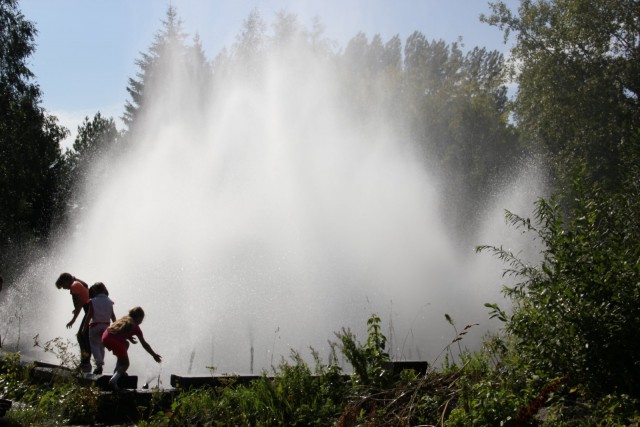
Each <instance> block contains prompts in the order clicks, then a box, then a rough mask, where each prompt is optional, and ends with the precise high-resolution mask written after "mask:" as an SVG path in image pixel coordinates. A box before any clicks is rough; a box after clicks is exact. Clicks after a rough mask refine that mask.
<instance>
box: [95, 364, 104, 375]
mask: <svg viewBox="0 0 640 427" xmlns="http://www.w3.org/2000/svg"><path fill="white" fill-rule="evenodd" d="M93 375H102V365H98V366H96V368H95V369H94V370H93Z"/></svg>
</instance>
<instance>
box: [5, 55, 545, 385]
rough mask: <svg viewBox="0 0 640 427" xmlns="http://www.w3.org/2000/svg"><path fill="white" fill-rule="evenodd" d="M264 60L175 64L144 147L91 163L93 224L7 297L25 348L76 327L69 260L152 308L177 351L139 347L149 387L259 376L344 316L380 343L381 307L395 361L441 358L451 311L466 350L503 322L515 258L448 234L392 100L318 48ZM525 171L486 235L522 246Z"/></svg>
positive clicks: (127, 300)
mask: <svg viewBox="0 0 640 427" xmlns="http://www.w3.org/2000/svg"><path fill="white" fill-rule="evenodd" d="M262 65H263V67H262V68H261V70H262V72H261V73H260V74H259V78H255V76H253V77H252V78H248V77H247V76H246V75H243V74H242V73H229V75H227V76H225V77H223V78H224V84H223V85H221V84H217V85H212V87H215V92H214V90H213V89H211V92H204V93H203V91H204V90H205V89H204V88H201V87H193V82H192V81H190V80H189V78H187V76H186V74H185V71H184V70H183V69H182V68H181V66H180V65H179V64H170V65H169V66H170V67H172V68H171V69H170V70H167V72H170V74H171V75H172V79H171V83H170V84H169V85H165V86H163V87H162V91H158V93H157V94H155V93H154V94H151V95H149V98H148V99H147V105H148V106H149V107H148V109H146V110H145V111H144V115H143V116H142V117H141V119H140V122H139V123H138V126H137V127H136V131H135V133H134V135H135V138H134V141H133V144H132V148H131V149H130V150H129V151H128V152H127V153H126V155H124V156H122V157H121V158H120V159H119V160H118V162H117V163H108V164H103V165H96V166H95V167H94V169H95V170H96V171H99V174H98V172H96V175H95V176H94V177H93V178H92V179H90V180H89V181H88V184H87V187H86V188H85V192H86V197H85V199H86V205H85V206H86V209H84V210H83V211H82V212H81V213H80V214H79V215H78V221H77V222H76V223H74V226H73V228H72V229H69V230H66V231H64V233H63V235H62V237H61V238H60V240H59V242H58V243H57V244H56V245H55V248H53V249H52V250H51V251H50V253H48V254H47V255H46V256H45V257H43V258H41V259H38V260H35V261H34V262H33V265H32V266H31V267H30V268H29V269H28V270H27V271H26V272H25V273H24V275H23V277H22V279H21V281H20V283H18V284H17V285H16V286H14V287H13V288H12V290H11V292H10V293H9V294H8V295H7V296H5V299H4V300H3V305H2V313H3V314H2V316H3V324H4V325H7V324H8V321H9V317H11V316H13V313H12V310H13V307H18V306H19V307H22V310H23V315H22V320H21V335H22V337H21V344H22V347H23V350H24V351H31V350H27V349H28V347H29V345H30V343H29V339H30V337H31V336H33V335H35V334H39V335H40V340H41V341H44V340H47V339H51V338H54V337H56V336H62V337H67V338H69V339H71V340H73V339H74V337H73V333H75V330H76V328H75V327H74V329H72V330H69V331H68V330H66V329H65V328H64V325H65V324H66V322H67V321H68V320H69V319H70V318H71V308H72V306H71V298H70V297H69V295H68V294H67V293H66V292H61V291H57V290H56V289H55V287H54V281H55V279H56V278H57V276H58V275H59V274H60V273H61V272H63V271H68V272H71V273H72V274H74V275H76V276H77V277H79V278H81V279H83V280H85V281H87V282H88V283H89V284H92V283H94V282H96V281H102V282H104V283H105V284H106V285H107V287H108V289H109V291H110V296H111V298H112V299H113V300H114V301H115V303H116V305H115V311H116V315H117V316H118V317H119V316H121V315H124V314H125V313H126V312H127V310H128V309H129V308H130V307H132V306H135V305H140V306H142V307H143V308H144V309H145V311H146V318H145V321H144V323H143V324H142V325H141V328H142V330H143V331H144V334H145V337H146V339H147V341H149V343H150V344H151V345H152V346H153V348H154V349H155V350H156V351H157V352H158V353H159V354H161V355H162V356H163V359H164V362H163V363H162V365H161V366H158V365H156V364H155V362H153V360H151V358H150V357H148V355H147V354H146V353H145V352H144V351H143V349H142V348H140V347H139V346H132V348H131V349H130V356H131V360H132V366H131V369H130V372H131V373H132V374H138V375H139V376H140V378H141V380H142V381H143V382H146V381H149V380H151V379H153V378H156V377H158V376H162V377H166V375H168V374H170V373H176V374H184V373H186V372H188V371H189V372H191V373H193V374H197V373H207V368H206V367H207V366H215V367H216V368H217V372H219V373H221V372H239V373H248V372H249V370H253V371H255V372H260V371H261V370H262V369H270V367H271V366H272V365H274V364H277V363H278V362H279V361H280V358H281V357H285V358H286V357H287V356H288V355H289V353H290V350H291V349H295V350H298V351H300V352H301V353H302V354H303V356H308V355H309V352H308V348H309V347H310V346H311V347H313V348H315V349H316V350H318V351H319V353H320V355H321V356H323V357H325V356H328V354H329V345H328V344H327V340H335V336H334V332H336V331H339V330H340V329H341V328H342V327H348V328H351V330H352V331H353V332H355V333H356V335H357V337H358V338H359V339H360V340H362V341H364V340H366V320H367V318H368V317H369V316H370V315H371V314H372V313H377V314H379V315H380V316H381V317H382V319H383V323H384V325H385V326H384V328H385V329H384V332H385V334H386V335H387V336H388V338H391V340H392V348H391V354H392V356H393V357H394V358H396V359H418V358H420V359H423V360H428V361H431V360H432V359H433V358H434V357H435V355H437V354H438V353H439V352H440V350H442V349H443V347H444V346H445V345H447V344H448V343H449V341H450V340H451V338H452V337H453V330H452V329H451V327H450V325H448V324H447V323H446V321H445V320H444V314H445V313H448V314H450V315H451V316H452V317H453V318H454V319H455V320H456V321H457V322H458V325H461V326H463V325H464V324H466V323H480V326H479V327H477V332H474V334H475V337H474V335H473V334H470V335H472V336H471V337H470V338H469V342H465V344H466V345H468V346H472V345H473V343H477V341H478V339H479V337H480V336H481V335H482V334H483V333H484V332H485V331H486V330H487V329H489V328H491V325H490V324H489V323H488V316H487V314H486V309H485V308H484V307H483V304H484V303H485V302H493V301H497V300H498V299H499V290H500V286H501V280H500V271H501V266H500V265H499V264H498V263H497V262H495V261H493V260H491V259H489V257H488V256H486V255H485V256H479V255H476V254H474V252H473V247H472V246H468V247H466V246H465V247H459V246H457V245H456V244H455V243H454V242H455V241H456V239H454V238H453V236H450V235H448V234H447V233H448V232H447V230H450V227H449V226H447V224H446V218H443V217H442V216H441V214H440V212H441V210H440V203H441V201H442V197H444V195H442V194H438V192H437V191H436V186H435V184H434V183H435V179H434V178H435V177H433V176H431V175H430V172H429V171H427V170H425V168H424V167H423V163H421V162H420V161H419V160H418V159H417V156H416V154H415V153H414V151H413V150H412V149H411V144H409V143H408V142H407V141H406V140H404V138H403V137H402V134H401V133H400V132H398V128H399V126H397V125H398V124H397V123H392V122H390V121H389V120H387V118H386V117H385V116H384V114H382V113H380V112H381V111H383V109H379V110H378V112H377V113H371V114H368V115H365V116H364V117H362V118H361V120H359V121H355V120H353V112H352V111H350V110H349V103H348V102H347V101H346V100H345V94H344V93H343V90H342V89H343V88H342V86H341V85H339V84H338V83H337V82H339V81H340V77H339V75H338V70H337V69H336V67H334V66H332V64H331V62H330V61H327V60H326V59H323V58H319V57H316V56H315V54H314V53H313V52H312V51H310V50H302V49H294V48H293V47H291V48H290V49H288V50H283V51H282V52H281V53H280V55H273V56H270V57H267V58H265V59H264V62H263V63H262ZM195 97H198V99H200V100H201V101H202V102H198V103H195V102H192V101H193V98H195ZM377 101H378V100H376V99H373V100H372V102H377ZM527 173H533V174H534V175H535V172H531V171H529V172H527ZM515 182H516V184H515V187H511V188H509V189H507V190H506V191H505V192H504V193H503V194H504V195H505V196H504V197H503V198H501V197H497V198H496V200H497V204H496V206H498V209H495V208H494V209H492V210H489V211H488V212H489V213H490V216H488V217H487V218H490V219H488V220H487V222H486V227H484V228H483V229H484V230H487V231H486V232H484V233H485V234H481V235H482V237H483V238H484V237H487V239H485V240H482V241H479V242H477V243H496V244H501V243H505V242H507V243H508V239H509V238H508V237H505V236H500V237H499V238H496V234H495V231H491V230H502V229H504V228H505V226H504V221H503V217H502V212H501V208H509V209H512V210H514V211H515V212H523V211H524V212H526V211H527V210H529V209H530V204H531V202H532V200H533V198H534V197H535V195H536V194H537V192H538V188H536V185H535V183H536V182H537V180H536V179H531V178H530V176H525V178H522V180H520V181H518V180H515ZM532 184H533V185H532ZM518 186H519V187H518ZM514 188H516V189H515V190H514ZM478 215H479V216H480V215H481V213H478ZM505 239H507V240H505ZM13 317H14V318H15V316H13ZM15 324H16V323H15V322H14V323H13V325H14V326H15ZM7 333H8V339H7V343H11V342H13V343H15V342H16V340H17V336H16V330H15V327H11V326H10V327H9V330H8V331H7ZM4 334H5V332H4V331H3V335H4ZM9 347H10V345H9ZM38 357H41V358H47V355H38ZM325 360H326V359H325ZM106 364H107V365H106V372H110V371H111V369H112V367H113V365H115V358H114V357H113V356H112V355H111V354H108V355H107V357H106Z"/></svg>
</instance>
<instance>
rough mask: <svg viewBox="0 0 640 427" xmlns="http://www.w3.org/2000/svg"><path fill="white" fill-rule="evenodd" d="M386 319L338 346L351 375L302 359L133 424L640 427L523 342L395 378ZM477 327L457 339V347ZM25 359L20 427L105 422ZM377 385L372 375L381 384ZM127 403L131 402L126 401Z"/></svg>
mask: <svg viewBox="0 0 640 427" xmlns="http://www.w3.org/2000/svg"><path fill="white" fill-rule="evenodd" d="M379 326H380V319H379V318H378V317H377V316H375V315H374V316H372V317H371V318H370V319H369V336H368V339H367V341H366V342H365V343H364V344H361V343H359V342H358V341H357V340H356V338H355V336H354V335H353V334H351V333H350V332H349V331H345V330H343V331H342V332H341V333H338V334H337V336H338V338H339V342H340V345H339V347H340V350H341V351H342V352H343V354H344V355H345V357H347V359H348V360H349V362H350V363H352V364H353V363H354V362H355V363H360V365H359V366H360V367H359V368H358V369H355V365H354V372H353V374H351V375H345V374H344V373H343V371H342V369H341V368H340V367H339V366H338V365H337V364H336V363H335V361H336V358H335V357H333V358H332V361H331V362H330V363H329V364H328V365H325V364H323V363H321V362H320V360H319V358H318V356H317V354H314V355H315V363H316V367H315V369H311V368H310V367H309V366H308V365H307V364H306V363H305V362H304V361H303V360H302V358H301V357H300V355H299V354H298V353H293V354H292V357H291V361H285V360H283V361H282V362H281V363H280V365H279V366H278V367H276V368H274V372H273V375H271V376H267V374H266V373H265V374H264V375H263V376H262V378H260V379H259V380H256V381H253V382H251V383H249V384H247V385H242V384H240V383H238V382H237V380H236V379H234V378H233V377H229V380H228V384H227V385H225V386H224V387H216V388H203V389H194V390H182V391H181V392H180V393H179V394H178V395H177V396H176V397H175V399H174V400H173V401H172V402H168V403H167V402H164V401H163V400H162V397H161V396H160V393H157V397H154V398H152V400H151V403H150V405H149V406H148V407H144V408H143V407H140V408H137V412H136V415H135V416H134V417H132V418H130V419H128V420H125V422H135V423H137V425H140V426H147V427H149V426H192V425H196V426H223V425H224V426H226V425H237V426H326V425H337V426H340V427H350V426H410V425H434V426H435V425H447V426H487V425H512V426H518V425H537V424H540V423H544V425H551V426H568V425H594V426H595V425H610V426H616V425H620V426H622V425H640V401H638V399H637V398H634V397H632V396H630V395H628V394H624V393H608V394H604V395H600V396H599V397H598V398H597V399H594V398H593V392H592V390H590V389H589V387H588V385H587V384H576V383H575V381H570V380H569V377H567V376H563V377H551V376H550V375H549V373H547V372H543V371H540V370H536V369H534V368H533V367H532V366H531V365H530V364H529V363H528V360H527V357H526V356H521V355H520V353H519V351H518V347H517V340H514V339H511V338H509V337H507V338H499V337H489V338H487V339H486V341H485V345H484V346H483V348H482V349H481V350H480V351H477V352H473V353H470V352H464V353H461V354H459V355H458V357H457V358H456V359H457V362H456V363H454V362H451V360H453V359H452V358H451V359H450V358H447V359H446V360H445V363H444V364H443V365H442V366H441V367H439V368H434V367H430V368H429V369H428V370H427V372H426V373H424V374H417V373H416V372H415V371H413V370H404V371H402V372H400V373H397V372H394V371H393V370H392V369H389V365H388V364H387V363H386V362H388V360H389V359H388V356H387V355H386V353H385V351H384V350H385V349H384V344H385V342H386V338H385V337H384V335H382V333H381V332H380V328H379ZM471 326H473V325H468V326H467V327H465V329H464V330H463V331H461V332H460V333H458V334H456V336H455V338H454V339H453V340H452V341H451V343H450V345H449V346H448V348H447V349H445V350H450V348H451V346H452V345H454V344H456V343H458V342H459V341H460V339H462V338H463V336H464V335H465V334H466V331H467V330H468V328H469V327H471ZM18 361H19V356H18V355H9V356H7V357H5V358H4V359H3V361H2V362H3V363H2V366H3V369H2V374H1V375H0V392H1V393H2V395H3V397H5V398H10V399H12V400H15V401H19V402H20V403H21V405H20V406H19V407H15V408H13V409H11V410H10V411H9V413H8V414H7V418H8V420H9V422H10V423H12V424H13V425H77V424H94V423H100V422H105V413H104V411H105V409H104V408H105V405H104V404H101V402H100V396H99V393H98V392H97V391H96V390H95V389H93V388H90V387H82V386H81V385H80V384H79V383H78V382H77V381H74V380H73V379H71V380H70V379H66V380H60V381H56V382H54V383H49V384H41V383H37V382H35V381H34V379H33V377H32V376H31V372H30V370H29V369H26V370H24V369H22V368H20V366H19V364H18ZM374 373H375V375H372V374H374ZM122 398H126V396H123V397H122Z"/></svg>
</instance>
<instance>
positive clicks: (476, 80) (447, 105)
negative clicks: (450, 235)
mask: <svg viewBox="0 0 640 427" xmlns="http://www.w3.org/2000/svg"><path fill="white" fill-rule="evenodd" d="M404 54H405V55H404V67H405V102H406V105H405V111H406V116H407V120H408V123H409V129H410V132H411V138H412V139H413V140H414V141H415V142H416V144H417V145H418V146H419V147H422V148H423V153H424V157H425V163H426V165H427V167H429V168H430V169H431V170H433V171H435V172H436V175H437V176H439V177H440V178H441V183H440V186H441V191H443V192H444V193H446V194H447V201H446V203H447V205H446V206H445V209H447V210H448V212H447V215H448V216H449V217H450V218H453V219H454V220H455V223H456V228H460V227H461V226H462V227H463V230H465V233H464V234H467V235H471V234H472V232H473V230H474V227H473V220H474V219H475V218H474V217H475V215H474V213H475V212H477V211H478V210H479V209H480V208H481V207H482V204H483V203H485V202H486V200H487V199H488V198H489V197H490V194H491V191H490V190H491V188H492V186H493V185H494V184H495V183H496V182H499V181H500V180H503V179H506V177H508V176H509V174H510V173H513V170H512V169H513V165H514V164H517V163H518V160H519V157H520V156H522V150H521V148H520V146H519V143H518V138H517V134H516V131H515V129H514V127H513V126H512V125H511V124H510V123H509V120H508V110H507V104H508V103H507V90H506V85H505V81H506V80H505V74H504V58H503V56H502V54H500V53H499V52H496V51H487V50H486V49H484V48H477V47H476V48H474V49H471V50H470V51H469V52H467V53H466V54H465V53H464V52H463V51H462V49H461V48H460V45H459V44H458V43H452V44H447V43H445V42H444V41H442V40H434V41H431V42H429V41H428V40H427V39H426V37H425V36H424V35H423V34H421V33H419V32H414V33H413V34H412V35H411V36H409V38H408V39H407V41H406V44H405V48H404Z"/></svg>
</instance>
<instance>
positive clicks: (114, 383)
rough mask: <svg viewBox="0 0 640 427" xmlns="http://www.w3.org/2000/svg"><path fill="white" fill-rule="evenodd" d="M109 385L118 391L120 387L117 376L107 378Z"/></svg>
mask: <svg viewBox="0 0 640 427" xmlns="http://www.w3.org/2000/svg"><path fill="white" fill-rule="evenodd" d="M109 387H111V389H112V390H113V391H120V387H118V378H116V377H115V376H113V377H111V379H110V380H109Z"/></svg>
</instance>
